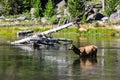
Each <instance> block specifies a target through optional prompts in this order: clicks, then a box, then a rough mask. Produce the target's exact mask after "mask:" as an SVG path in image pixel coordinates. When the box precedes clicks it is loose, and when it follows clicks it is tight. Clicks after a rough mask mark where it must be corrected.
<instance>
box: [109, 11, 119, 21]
mask: <svg viewBox="0 0 120 80" xmlns="http://www.w3.org/2000/svg"><path fill="white" fill-rule="evenodd" d="M110 22H112V23H118V22H120V10H118V11H117V12H115V13H113V14H111V15H110Z"/></svg>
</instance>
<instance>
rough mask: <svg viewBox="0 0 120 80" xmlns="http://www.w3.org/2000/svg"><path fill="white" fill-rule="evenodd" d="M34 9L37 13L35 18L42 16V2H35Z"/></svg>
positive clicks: (37, 0)
mask: <svg viewBox="0 0 120 80" xmlns="http://www.w3.org/2000/svg"><path fill="white" fill-rule="evenodd" d="M33 6H34V8H35V13H34V16H35V18H37V17H39V16H42V15H43V14H42V8H41V2H40V0H35V4H33Z"/></svg>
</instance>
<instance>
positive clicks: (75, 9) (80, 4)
mask: <svg viewBox="0 0 120 80" xmlns="http://www.w3.org/2000/svg"><path fill="white" fill-rule="evenodd" d="M85 2H86V0H68V9H69V12H70V15H71V17H78V16H81V15H82V16H83V15H84V13H85Z"/></svg>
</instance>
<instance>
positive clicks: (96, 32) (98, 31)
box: [79, 28, 120, 36]
mask: <svg viewBox="0 0 120 80" xmlns="http://www.w3.org/2000/svg"><path fill="white" fill-rule="evenodd" d="M79 33H80V35H83V36H112V35H114V34H116V33H117V34H120V31H118V30H115V29H109V28H90V29H88V30H87V31H84V32H79Z"/></svg>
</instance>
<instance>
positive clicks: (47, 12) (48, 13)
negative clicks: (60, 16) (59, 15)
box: [44, 0, 55, 18]
mask: <svg viewBox="0 0 120 80" xmlns="http://www.w3.org/2000/svg"><path fill="white" fill-rule="evenodd" d="M54 14H55V10H54V6H53V2H52V0H48V3H47V4H46V9H45V12H44V16H45V17H49V18H50V17H52V16H53V15H54Z"/></svg>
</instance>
